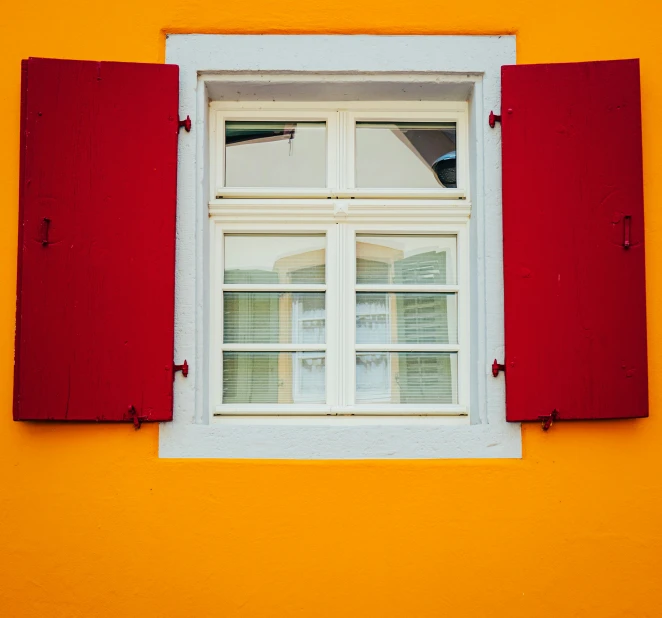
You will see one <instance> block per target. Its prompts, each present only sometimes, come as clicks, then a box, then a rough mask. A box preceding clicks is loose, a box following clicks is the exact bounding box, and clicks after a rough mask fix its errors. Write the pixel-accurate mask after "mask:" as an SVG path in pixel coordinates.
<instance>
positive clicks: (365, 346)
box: [355, 343, 460, 352]
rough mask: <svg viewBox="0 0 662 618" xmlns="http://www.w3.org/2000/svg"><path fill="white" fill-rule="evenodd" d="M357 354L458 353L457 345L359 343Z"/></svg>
mask: <svg viewBox="0 0 662 618" xmlns="http://www.w3.org/2000/svg"><path fill="white" fill-rule="evenodd" d="M355 348H356V351H357V352H457V351H459V349H460V346H459V345H457V344H436V343H417V344H414V343H399V344H397V343H357V344H356V346H355Z"/></svg>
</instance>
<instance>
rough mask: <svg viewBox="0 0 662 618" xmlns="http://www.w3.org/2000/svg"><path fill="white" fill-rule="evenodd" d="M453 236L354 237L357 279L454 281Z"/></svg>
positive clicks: (386, 282) (404, 282)
mask: <svg viewBox="0 0 662 618" xmlns="http://www.w3.org/2000/svg"><path fill="white" fill-rule="evenodd" d="M456 253H457V241H456V238H455V236H361V235H358V236H357V238H356V282H357V283H359V284H367V285H370V284H372V285H389V284H398V285H455V283H456V275H455V272H456V267H455V264H456V259H457V258H456Z"/></svg>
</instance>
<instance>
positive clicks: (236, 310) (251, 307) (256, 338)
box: [223, 292, 326, 343]
mask: <svg viewBox="0 0 662 618" xmlns="http://www.w3.org/2000/svg"><path fill="white" fill-rule="evenodd" d="M325 322H326V311H325V307H324V293H323V292H322V293H315V292H305V293H299V292H296V293H291V292H226V293H225V294H224V295H223V341H225V343H324V339H325V337H324V332H325V330H324V329H325Z"/></svg>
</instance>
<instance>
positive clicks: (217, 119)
mask: <svg viewBox="0 0 662 618" xmlns="http://www.w3.org/2000/svg"><path fill="white" fill-rule="evenodd" d="M229 105H230V103H212V104H211V114H210V125H211V140H210V151H211V152H210V159H211V169H212V172H213V173H212V175H211V192H212V195H213V196H215V197H217V198H233V197H234V198H242V197H254V198H260V197H262V198H327V197H336V198H342V197H357V198H361V197H363V198H380V197H382V198H383V197H389V198H436V199H469V179H468V169H469V164H468V162H469V145H468V126H467V124H468V123H467V115H468V104H467V103H466V102H454V103H452V104H444V105H442V104H441V103H436V104H435V105H434V106H432V105H430V104H429V103H428V102H423V103H420V102H417V103H408V104H407V105H406V108H405V107H404V106H403V104H402V103H397V104H395V103H388V102H379V103H375V102H372V103H370V104H369V105H367V104H366V103H361V102H357V103H352V107H351V109H347V103H337V104H335V103H325V104H324V106H320V104H311V103H305V104H303V103H288V104H287V107H284V106H283V104H282V103H280V104H279V103H272V104H265V103H260V104H252V105H251V104H245V103H244V104H239V103H235V104H234V106H233V107H229ZM299 106H301V109H298V107H299ZM304 106H305V109H304V108H303V107H304ZM338 108H340V109H338ZM440 108H441V109H440ZM443 108H445V109H443ZM246 123H267V124H268V123H273V125H274V126H273V127H272V126H267V124H262V125H255V126H256V127H258V128H260V130H262V128H266V129H267V130H268V129H276V130H275V131H274V132H273V137H268V138H267V137H266V131H265V132H264V135H265V138H264V139H253V140H250V139H247V138H245V139H244V140H243V142H242V140H241V138H237V141H236V142H233V144H227V143H226V134H232V135H233V136H236V134H237V133H241V132H242V130H243V131H244V133H247V132H250V131H249V130H248V129H247V127H248V128H250V124H246ZM296 123H300V124H299V125H298V127H297V125H296ZM308 123H325V125H326V152H325V157H326V165H325V168H324V169H325V172H326V178H325V182H320V183H315V182H314V181H313V182H312V184H319V186H308V187H302V186H283V185H282V184H281V183H278V184H280V186H241V181H242V180H246V174H245V173H243V174H242V173H239V174H236V173H233V169H235V170H236V169H240V170H245V169H246V165H245V164H244V163H242V162H241V160H240V159H237V157H236V156H235V155H237V154H238V153H239V152H240V151H239V148H240V147H241V146H239V147H237V149H236V151H234V152H233V151H229V150H228V148H233V145H234V146H236V144H237V143H238V142H239V143H244V144H245V145H248V146H249V148H246V147H244V149H243V150H242V151H241V152H242V154H243V153H247V154H248V157H247V158H248V160H250V158H251V150H253V151H254V152H255V151H256V148H259V145H258V144H259V143H262V145H263V153H264V154H265V155H266V158H267V159H268V160H269V157H271V156H272V155H273V153H274V152H276V151H279V152H280V153H281V154H280V156H282V153H283V152H285V151H286V150H285V149H289V154H290V156H291V153H292V149H296V148H297V146H299V151H298V152H296V153H295V156H298V157H299V158H300V159H301V160H302V161H304V160H305V164H306V165H313V162H312V159H315V158H318V157H319V155H318V154H317V153H318V151H317V147H318V144H319V126H317V127H315V126H314V125H312V124H308ZM357 123H374V125H381V124H384V125H385V127H388V124H389V123H392V124H393V125H394V126H395V127H398V126H402V125H403V123H407V124H409V125H411V124H415V125H419V124H420V125H421V127H424V126H426V125H427V126H428V127H429V126H433V127H442V126H444V125H446V126H449V127H451V126H454V128H455V140H456V151H455V152H456V173H457V181H456V186H455V187H452V188H447V187H444V186H442V185H441V184H440V185H439V187H435V186H427V187H415V186H414V187H398V186H392V187H370V186H357V184H361V182H360V179H357V177H356V176H357V175H356V167H357V135H356V126H357ZM359 126H360V127H361V126H362V125H361V124H359ZM279 128H280V129H281V130H280V131H278V130H277V129H279ZM409 128H410V129H411V126H410V127H409ZM414 128H416V127H414ZM313 129H314V130H313ZM297 130H299V131H300V133H299V134H300V135H301V136H303V135H305V134H306V133H307V134H308V137H307V138H306V141H305V142H304V141H303V137H302V138H301V139H300V141H299V142H297V141H296V138H295V137H292V136H296V135H297ZM393 133H401V137H402V135H404V134H406V131H402V132H398V131H393ZM312 137H314V140H313V139H311V138H312ZM389 137H390V138H391V141H393V139H395V138H394V136H393V135H389ZM249 138H250V136H249ZM233 139H234V137H233ZM403 141H406V138H404V139H403ZM302 143H305V144H306V145H305V146H304V148H313V147H314V148H315V152H314V153H312V156H310V157H308V156H307V154H308V153H306V152H305V151H303V155H302V150H301V147H302ZM403 147H404V146H403ZM265 149H268V150H270V151H272V152H271V153H267V152H266V150H265ZM233 150H234V148H233ZM229 152H230V153H231V154H232V155H233V159H234V161H233V160H232V159H230V158H229V156H228V153H229ZM416 154H419V153H418V152H417V153H416ZM243 156H244V157H245V155H243ZM264 160H265V159H263V161H264ZM428 163H429V161H428ZM229 166H232V167H229ZM237 166H239V167H237ZM319 174H320V170H319V169H318V167H317V166H316V169H315V171H314V175H316V176H319ZM265 175H268V174H265ZM238 180H239V184H238V182H237V181H238ZM357 180H358V181H359V182H358V183H357ZM246 184H250V181H249V182H246ZM256 184H259V183H256ZM368 184H369V183H368ZM403 184H404V183H403ZM414 184H415V183H414ZM324 185H325V186H324Z"/></svg>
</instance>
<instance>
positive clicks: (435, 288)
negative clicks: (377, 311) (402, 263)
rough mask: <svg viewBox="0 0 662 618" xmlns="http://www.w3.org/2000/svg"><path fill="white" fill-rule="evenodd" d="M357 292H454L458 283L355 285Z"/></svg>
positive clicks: (457, 289)
mask: <svg viewBox="0 0 662 618" xmlns="http://www.w3.org/2000/svg"><path fill="white" fill-rule="evenodd" d="M354 289H355V290H356V291H357V292H403V293H404V292H412V293H421V294H435V293H437V294H456V293H457V292H459V291H460V286H459V285H425V286H423V285H365V284H362V285H358V284H357V285H355V286H354Z"/></svg>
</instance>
